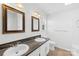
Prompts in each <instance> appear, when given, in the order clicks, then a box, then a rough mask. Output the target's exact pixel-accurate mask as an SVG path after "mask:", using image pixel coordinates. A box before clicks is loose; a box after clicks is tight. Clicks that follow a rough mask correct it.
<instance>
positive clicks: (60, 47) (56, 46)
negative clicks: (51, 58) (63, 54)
mask: <svg viewBox="0 0 79 59" xmlns="http://www.w3.org/2000/svg"><path fill="white" fill-rule="evenodd" d="M56 47H58V48H61V49H64V50H67V51H71V49H68V48H64V47H60V46H56Z"/></svg>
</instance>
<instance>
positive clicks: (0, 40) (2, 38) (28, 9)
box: [0, 4, 46, 44]
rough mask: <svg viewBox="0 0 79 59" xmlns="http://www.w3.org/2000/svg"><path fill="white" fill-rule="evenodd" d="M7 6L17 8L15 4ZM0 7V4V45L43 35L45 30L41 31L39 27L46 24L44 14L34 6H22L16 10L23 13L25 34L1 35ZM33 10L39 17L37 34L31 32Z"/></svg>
mask: <svg viewBox="0 0 79 59" xmlns="http://www.w3.org/2000/svg"><path fill="white" fill-rule="evenodd" d="M7 5H10V6H12V7H14V8H17V7H16V4H7ZM1 6H2V5H1V4H0V44H4V43H7V42H11V41H16V40H20V39H23V38H27V37H31V36H35V35H40V34H41V35H43V34H44V33H45V30H42V29H41V25H42V24H45V22H46V15H45V13H43V12H42V11H41V10H40V9H39V8H38V7H37V6H36V5H35V4H23V8H22V9H20V8H17V9H19V10H21V11H24V12H25V32H24V33H11V34H2V7H1ZM35 9H38V10H39V13H40V15H41V17H40V31H39V32H31V16H32V11H33V10H35Z"/></svg>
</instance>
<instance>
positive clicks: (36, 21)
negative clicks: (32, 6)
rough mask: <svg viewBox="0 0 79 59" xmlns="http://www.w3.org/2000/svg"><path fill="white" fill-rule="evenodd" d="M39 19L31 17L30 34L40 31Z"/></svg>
mask: <svg viewBox="0 0 79 59" xmlns="http://www.w3.org/2000/svg"><path fill="white" fill-rule="evenodd" d="M39 25H40V23H39V18H36V17H34V16H32V32H34V31H39V29H40V26H39Z"/></svg>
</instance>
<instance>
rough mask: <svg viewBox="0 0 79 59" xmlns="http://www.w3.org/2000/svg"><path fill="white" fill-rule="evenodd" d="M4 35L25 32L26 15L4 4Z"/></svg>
mask: <svg viewBox="0 0 79 59" xmlns="http://www.w3.org/2000/svg"><path fill="white" fill-rule="evenodd" d="M2 15H3V34H4V33H15V32H16V33H18V32H25V13H24V12H22V11H19V10H17V9H15V8H13V7H10V6H7V5H5V4H2Z"/></svg>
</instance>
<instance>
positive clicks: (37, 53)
mask: <svg viewBox="0 0 79 59" xmlns="http://www.w3.org/2000/svg"><path fill="white" fill-rule="evenodd" d="M39 52H40V50H39V48H37V49H36V50H35V51H33V52H32V53H30V54H29V55H28V56H39Z"/></svg>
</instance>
